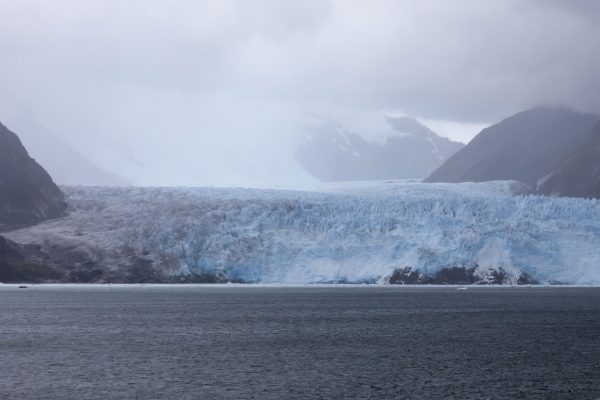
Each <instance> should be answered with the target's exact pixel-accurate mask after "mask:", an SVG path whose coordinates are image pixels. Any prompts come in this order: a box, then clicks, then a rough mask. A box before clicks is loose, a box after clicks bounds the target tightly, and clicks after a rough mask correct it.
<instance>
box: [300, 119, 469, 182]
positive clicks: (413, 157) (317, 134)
mask: <svg viewBox="0 0 600 400" xmlns="http://www.w3.org/2000/svg"><path fill="white" fill-rule="evenodd" d="M386 122H387V123H388V125H389V128H388V131H387V134H388V135H389V136H387V137H386V138H385V140H382V141H381V143H377V142H375V141H369V140H365V139H364V138H363V137H362V136H361V134H360V132H351V131H347V130H344V128H343V127H341V126H337V125H335V124H326V123H322V124H319V125H312V126H308V127H307V128H306V135H305V139H304V142H303V143H302V144H301V145H300V146H299V148H298V151H297V153H296V158H297V159H298V161H299V162H300V163H301V164H302V166H303V167H304V168H305V169H306V170H307V171H308V172H309V173H310V174H311V175H313V176H314V177H316V178H317V179H319V180H321V181H360V180H381V179H414V178H417V179H422V178H424V177H426V176H428V175H429V174H430V173H431V172H432V171H433V170H434V169H436V168H437V167H439V166H440V165H441V164H442V163H443V162H444V161H446V160H447V159H448V158H449V157H450V156H452V155H453V154H454V153H456V152H457V151H458V150H460V149H461V148H463V147H464V144H463V143H460V142H454V141H451V140H449V139H448V138H443V137H440V136H438V135H437V134H436V133H435V132H433V131H432V130H431V129H429V128H427V127H426V126H424V125H422V124H421V123H419V121H417V120H415V119H413V118H408V117H395V118H394V117H386Z"/></svg>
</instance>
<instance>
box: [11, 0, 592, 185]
mask: <svg viewBox="0 0 600 400" xmlns="http://www.w3.org/2000/svg"><path fill="white" fill-rule="evenodd" d="M598 17H600V6H599V5H598V3H597V2H595V1H577V2H566V1H565V2H562V1H535V0H531V1H510V0H506V1H496V2H480V1H453V2H439V1H383V0H381V1H377V0H376V1H372V2H368V3H367V2H361V1H352V0H350V1H348V0H344V1H342V0H339V1H335V0H332V1H327V0H321V1H311V0H303V1H286V2H281V1H267V0H264V1H253V2H246V1H231V0H220V1H173V2H160V1H134V0H129V1H109V0H107V1H86V2H80V1H74V0H57V1H53V2H47V1H41V0H40V1H27V0H23V1H18V2H15V1H10V0H0V57H1V58H0V60H1V62H0V121H2V122H3V123H4V124H6V125H7V126H8V127H9V128H10V129H12V130H14V131H15V132H16V133H17V134H20V133H23V134H24V135H25V137H22V139H23V141H24V142H25V144H26V145H27V147H28V148H33V147H35V146H30V145H28V142H29V143H32V142H35V141H39V142H42V143H43V142H44V141H54V140H57V139H56V138H58V139H60V140H61V141H63V142H64V143H66V144H67V145H68V146H69V147H70V148H71V149H73V150H74V151H76V152H77V153H78V154H80V155H81V156H82V157H84V158H86V159H87V160H89V162H90V163H91V164H93V165H95V166H96V167H98V168H100V169H102V170H103V171H106V173H107V174H112V175H115V176H118V178H119V179H121V180H122V181H123V182H127V183H129V184H134V185H216V186H231V185H239V186H276V187H297V186H302V185H307V184H312V183H314V182H315V180H314V178H312V177H310V176H309V175H308V174H307V173H306V172H305V171H304V170H303V169H302V168H301V166H300V165H299V164H298V163H297V161H296V160H295V159H294V152H295V149H296V146H297V143H298V140H299V139H298V138H299V136H300V135H301V134H302V131H303V127H304V126H306V124H307V123H312V122H314V121H315V120H326V121H335V122H336V123H337V124H340V125H341V126H343V127H345V128H346V129H348V130H351V131H354V132H358V133H360V134H361V135H363V136H364V137H365V138H368V139H370V140H374V141H381V140H383V139H384V138H385V137H386V136H389V135H393V134H394V132H393V130H392V129H390V127H389V126H387V125H386V124H385V117H386V116H389V115H392V116H393V115H407V116H411V117H415V118H417V119H419V120H420V121H421V122H422V123H424V124H425V125H427V126H428V127H430V128H431V129H433V130H434V131H436V132H437V133H438V134H440V135H442V136H446V137H449V138H451V139H453V140H457V141H462V142H468V141H469V140H470V139H471V138H472V137H473V136H474V135H476V134H477V133H478V132H479V130H481V129H482V128H483V127H485V126H487V125H490V124H492V123H495V122H497V121H499V120H500V119H502V118H504V117H507V116H509V115H511V114H512V113H515V112H518V111H521V110H523V109H527V108H530V107H534V106H537V105H540V104H564V105H567V106H570V107H573V108H575V109H577V110H580V111H584V112H595V113H597V112H599V111H600V106H599V104H600V92H599V91H598V90H597V88H598V87H600V76H599V75H598V73H597V71H598V70H600V41H598V40H597V38H598V37H600V36H599V34H600V26H599V25H598V24H597V21H598ZM38 147H43V146H38ZM30 151H31V152H32V155H33V156H34V157H35V156H36V154H35V153H34V151H33V150H31V149H30ZM39 151H42V150H39ZM62 151H63V150H61V148H60V147H56V149H55V150H53V153H52V154H51V156H52V157H54V158H55V159H56V160H61V159H63V158H64V154H62V153H61V152H62ZM90 182H91V181H90ZM67 183H68V182H67ZM83 183H86V182H83Z"/></svg>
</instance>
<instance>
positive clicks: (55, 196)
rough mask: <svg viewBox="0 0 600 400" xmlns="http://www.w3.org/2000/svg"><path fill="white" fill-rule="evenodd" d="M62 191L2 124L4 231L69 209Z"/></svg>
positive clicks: (0, 222) (0, 224)
mask: <svg viewBox="0 0 600 400" xmlns="http://www.w3.org/2000/svg"><path fill="white" fill-rule="evenodd" d="M63 199H64V196H63V193H62V192H61V190H60V189H59V188H58V186H56V184H55V183H54V182H53V181H52V178H50V175H48V173H47V172H46V171H45V170H44V169H43V168H42V167H41V166H40V165H39V164H38V163H37V162H36V161H35V160H34V159H32V158H31V157H29V155H28V154H27V150H25V147H23V145H22V144H21V141H20V140H19V138H18V137H17V135H15V134H14V133H13V132H11V131H9V130H8V129H7V128H6V127H5V126H4V125H2V124H0V230H1V229H6V228H9V227H12V226H18V225H25V224H30V223H35V222H38V221H41V220H43V219H47V218H55V217H58V216H60V215H61V214H62V212H63V211H64V210H65V208H66V204H65V202H64V200H63Z"/></svg>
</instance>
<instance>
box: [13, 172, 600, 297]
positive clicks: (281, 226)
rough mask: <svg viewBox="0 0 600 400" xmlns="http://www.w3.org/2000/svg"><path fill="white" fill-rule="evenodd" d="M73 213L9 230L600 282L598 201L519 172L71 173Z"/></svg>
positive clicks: (101, 255)
mask: <svg viewBox="0 0 600 400" xmlns="http://www.w3.org/2000/svg"><path fill="white" fill-rule="evenodd" d="M62 189H63V191H64V192H65V194H66V199H67V202H68V203H69V214H68V216H66V217H64V218H60V219H56V220H51V221H47V222H44V223H42V224H39V225H36V226H33V227H28V228H23V229H20V230H17V231H13V232H9V233H7V234H6V236H8V237H9V238H10V239H12V240H15V241H17V242H19V243H24V244H32V243H37V244H42V245H43V246H45V247H47V248H49V247H51V246H56V245H62V246H69V247H71V248H77V249H79V250H80V251H85V252H86V253H87V254H89V255H90V256H91V257H93V258H94V259H95V260H96V261H97V262H99V263H104V264H105V265H106V266H107V267H109V268H117V266H118V265H121V264H123V262H125V261H124V260H126V259H127V258H128V257H129V258H130V257H133V256H136V257H144V258H146V259H148V260H151V262H152V264H153V265H155V266H157V267H158V268H162V269H163V270H164V271H168V273H169V274H173V275H177V274H189V273H194V274H202V273H214V272H218V273H219V274H222V275H223V276H226V277H228V278H229V279H231V280H236V281H244V282H263V283H327V282H329V283H331V282H347V283H361V282H365V283H377V282H384V281H385V279H386V277H389V276H390V274H391V273H392V271H393V270H394V268H397V267H405V266H410V267H412V268H415V269H419V270H420V271H421V272H423V273H433V272H435V271H438V270H440V269H441V268H446V267H453V266H464V265H474V264H476V265H478V268H479V269H480V270H482V271H484V270H486V269H488V268H499V267H501V268H503V269H505V270H506V271H524V272H526V273H527V274H529V275H531V276H532V277H534V278H535V279H537V280H539V281H540V282H542V283H548V282H551V281H560V282H567V283H571V284H584V285H588V284H590V285H595V284H600V202H599V201H598V200H586V199H572V198H551V197H544V196H536V195H528V194H526V191H525V190H524V189H523V188H522V187H521V186H520V185H519V184H518V183H516V182H508V181H507V182H504V181H498V182H485V183H460V184H425V183H419V182H398V181H388V182H374V183H354V184H337V185H335V184H332V185H327V186H323V187H320V188H316V189H315V188H313V189H310V190H276V189H243V188H178V187H84V186H63V187H62Z"/></svg>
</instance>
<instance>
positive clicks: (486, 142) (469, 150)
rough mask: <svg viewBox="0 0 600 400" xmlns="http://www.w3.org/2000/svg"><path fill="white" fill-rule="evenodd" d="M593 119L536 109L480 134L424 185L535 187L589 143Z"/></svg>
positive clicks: (562, 109) (564, 110) (557, 109)
mask: <svg viewBox="0 0 600 400" xmlns="http://www.w3.org/2000/svg"><path fill="white" fill-rule="evenodd" d="M597 120H598V118H597V117H596V116H594V115H589V114H581V113H578V112H575V111H573V110H570V109H568V108H565V107H538V108H534V109H531V110H528V111H524V112H521V113H519V114H516V115H514V116H512V117H509V118H507V119H505V120H503V121H501V122H500V123H498V124H496V125H493V126H490V127H489V128H486V129H484V130H482V131H481V133H479V134H478V135H477V136H476V137H475V138H474V139H473V140H472V141H471V142H470V143H469V144H468V145H467V146H466V147H465V148H463V149H462V150H460V151H459V152H457V153H456V154H454V155H453V156H452V157H451V158H450V159H449V160H448V161H446V162H445V163H444V164H442V165H441V166H440V167H439V168H438V169H437V170H435V171H434V172H433V173H432V174H431V175H430V176H429V177H428V178H427V179H426V180H425V182H482V181H492V180H518V181H522V182H525V183H527V184H530V185H532V186H534V187H535V186H536V184H537V181H538V180H539V179H541V178H543V177H545V176H547V175H548V174H549V173H551V172H552V171H554V170H555V169H556V168H557V167H558V165H559V163H560V162H561V160H563V158H564V157H565V156H566V155H567V154H569V153H570V152H572V151H573V150H575V149H576V148H578V147H579V146H581V145H582V144H583V143H585V141H586V140H587V139H588V138H589V135H590V130H591V128H592V126H593V125H594V124H595V123H596V121H597Z"/></svg>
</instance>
